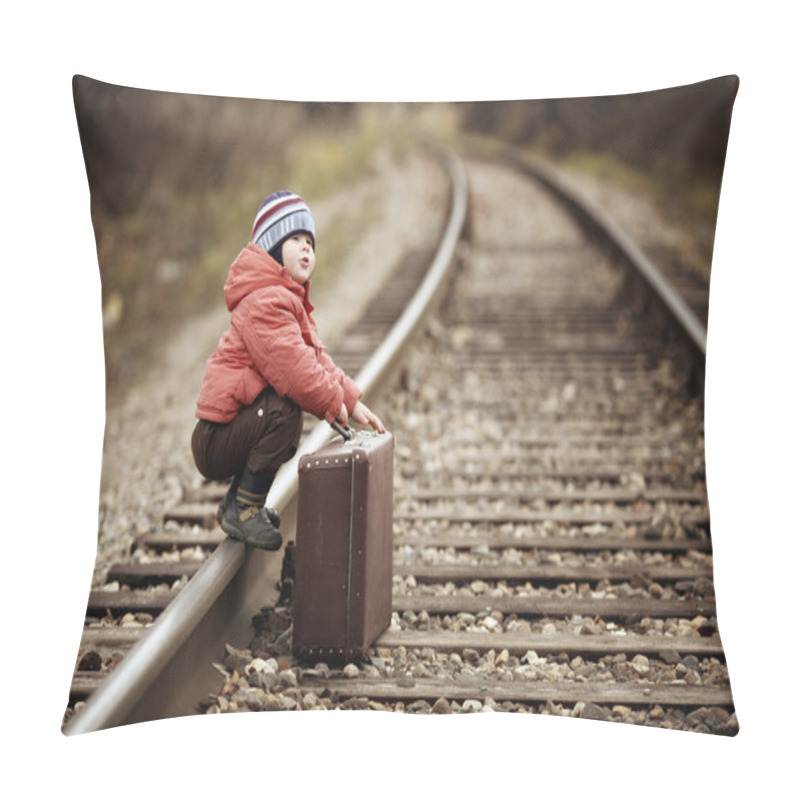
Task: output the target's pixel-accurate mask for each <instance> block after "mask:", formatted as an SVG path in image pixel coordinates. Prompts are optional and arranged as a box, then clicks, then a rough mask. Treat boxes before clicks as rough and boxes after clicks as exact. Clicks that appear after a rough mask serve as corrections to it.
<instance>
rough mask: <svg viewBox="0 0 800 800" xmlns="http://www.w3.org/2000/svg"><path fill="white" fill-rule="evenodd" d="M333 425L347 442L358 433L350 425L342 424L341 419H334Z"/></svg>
mask: <svg viewBox="0 0 800 800" xmlns="http://www.w3.org/2000/svg"><path fill="white" fill-rule="evenodd" d="M331 427H332V428H333V429H334V430H335V431H336V433H338V434H339V436H341V437H342V439H344V440H345V441H346V442H347V441H349V440H350V439H352V438H353V437H354V436H355V435H356V434H355V431H354V430H353V429H352V428H351V427H350V426H349V425H347V426H345V425H342V423H341V422H339V420H336V419H335V420H333V422H331Z"/></svg>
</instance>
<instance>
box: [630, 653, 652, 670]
mask: <svg viewBox="0 0 800 800" xmlns="http://www.w3.org/2000/svg"><path fill="white" fill-rule="evenodd" d="M631 666H632V667H633V668H634V670H636V673H637V674H638V675H647V674H648V673H649V672H650V659H648V658H647V656H643V655H636V656H634V657H633V659H632V660H631Z"/></svg>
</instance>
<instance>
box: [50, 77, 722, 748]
mask: <svg viewBox="0 0 800 800" xmlns="http://www.w3.org/2000/svg"><path fill="white" fill-rule="evenodd" d="M737 87H738V80H737V79H736V78H735V77H722V78H717V79H713V80H709V81H704V82H702V83H698V84H694V85H690V86H683V87H676V88H670V89H664V90H659V91H653V92H645V93H641V94H634V95H620V96H609V97H587V98H571V99H548V100H530V101H482V102H459V103H421V104H402V103H311V102H305V103H299V102H289V101H272V100H255V99H238V98H224V97H212V96H201V95H188V94H176V93H169V92H157V91H149V90H142V89H134V88H129V87H124V86H116V85H110V84H106V83H103V82H100V81H97V80H93V79H91V78H86V77H82V76H76V77H75V79H74V83H73V89H74V99H75V109H76V115H77V122H78V128H79V131H80V138H81V145H82V148H83V155H84V160H85V164H86V173H87V179H88V184H89V188H90V194H91V214H92V223H93V226H94V232H95V237H96V242H97V253H98V263H99V269H100V275H101V281H102V319H103V330H104V349H105V365H106V392H107V420H106V438H105V446H104V453H103V466H102V479H101V499H100V514H99V532H98V550H97V560H96V569H95V576H94V579H93V582H92V586H91V592H90V600H89V604H88V608H87V615H86V626H85V628H84V631H83V634H82V638H81V645H80V648H79V653H78V658H77V660H76V672H75V679H74V681H73V690H72V692H71V697H70V702H69V706H68V708H67V710H66V713H65V728H64V729H65V732H68V733H75V732H83V730H91V729H95V728H96V727H113V726H115V725H119V724H123V723H127V722H131V721H144V720H148V719H159V718H167V717H171V716H179V715H183V714H189V713H204V714H216V713H229V712H232V711H242V710H259V711H260V710H295V709H300V710H310V709H317V708H356V709H372V710H390V711H402V712H403V713H406V714H427V713H433V714H453V713H457V714H464V713H473V712H481V711H487V710H490V711H501V712H505V713H508V714H524V713H533V714H542V715H550V716H557V717H568V718H582V719H593V720H604V721H608V722H609V723H612V722H623V723H632V724H634V725H640V726H648V727H660V728H670V729H677V730H688V731H696V732H704V733H709V734H718V735H735V734H736V733H737V731H738V720H737V717H736V712H735V709H734V704H733V698H732V694H731V690H730V682H729V677H728V673H727V667H726V659H725V653H724V648H723V646H722V641H721V638H720V635H719V625H718V619H719V616H720V614H719V609H718V608H717V606H716V600H715V594H714V584H713V573H712V555H711V535H710V520H709V513H708V503H707V493H706V481H705V453H704V419H703V392H702V388H703V380H704V368H705V328H706V324H707V312H708V287H709V281H710V265H711V254H712V247H713V237H714V226H715V222H716V213H717V206H718V202H719V196H720V187H721V181H722V174H723V168H724V164H725V154H726V147H727V140H728V132H729V128H730V123H731V114H732V108H733V103H734V99H735V96H736V91H737ZM430 139H433V140H434V141H438V142H439V144H437V145H436V147H435V148H434V149H433V150H431V149H430V144H429V140H430ZM439 150H444V151H446V152H449V153H455V154H456V155H457V156H458V158H459V159H460V160H459V161H457V162H456V164H455V165H453V163H451V162H446V161H445V162H441V161H440V157H439V154H438V153H439ZM460 170H463V171H464V174H466V176H467V177H468V179H469V190H470V198H469V202H470V208H469V225H466V217H465V218H464V219H462V220H461V221H460V222H455V223H454V222H453V220H454V218H455V216H456V214H455V212H454V210H453V205H455V203H453V200H454V198H457V197H458V191H459V190H458V184H457V183H456V184H455V185H454V186H451V184H450V181H451V177H452V176H458V175H459V174H461V173H460V172H459V171H460ZM279 189H290V190H292V191H295V192H297V193H299V194H300V195H302V196H303V198H304V199H305V200H306V202H307V203H308V205H309V207H310V208H311V211H312V214H313V216H314V224H315V226H316V232H315V237H316V241H315V245H316V259H317V263H318V265H319V268H318V269H317V271H316V272H315V276H314V281H313V285H314V290H313V293H312V299H313V302H314V304H315V305H316V306H317V308H316V310H315V311H314V317H315V318H316V321H317V323H318V325H319V330H320V333H321V335H322V339H323V340H324V341H325V342H326V344H327V345H329V346H330V352H331V354H332V356H333V358H334V360H335V361H337V363H340V364H341V365H342V366H343V367H345V368H346V369H347V370H348V371H349V372H350V374H351V375H352V376H353V377H356V375H357V373H358V371H359V370H360V369H361V368H362V367H363V365H364V358H365V354H366V353H368V352H369V351H370V346H369V345H370V343H371V341H372V340H371V339H370V336H369V335H368V333H367V332H365V331H364V329H363V328H359V329H356V328H354V327H352V326H353V325H354V323H355V322H356V321H358V320H359V319H361V318H364V317H369V316H370V315H372V317H373V318H374V317H376V316H380V317H382V318H383V319H384V320H386V319H389V318H393V317H392V315H395V316H396V315H398V314H399V313H401V312H402V310H403V308H404V307H405V305H406V304H407V299H408V298H407V297H406V296H405V295H403V294H402V292H403V291H405V288H404V284H411V283H413V282H419V281H420V280H421V278H422V275H423V274H424V272H425V270H426V269H427V268H428V266H429V264H431V262H433V261H434V258H435V256H436V254H437V252H442V251H441V250H440V249H439V247H440V244H439V240H440V237H441V234H442V233H443V232H451V231H452V230H453V227H452V226H453V225H456V226H457V227H456V234H457V236H458V237H460V238H461V239H462V240H463V242H464V244H463V245H462V246H461V247H460V248H458V249H455V248H454V249H453V251H452V252H453V254H451V255H450V256H449V257H448V268H450V267H452V268H453V270H454V271H452V272H447V274H446V278H445V280H447V281H451V283H448V284H447V285H448V292H447V295H446V296H445V297H444V298H442V297H441V296H440V297H438V298H437V302H439V303H441V305H440V306H438V307H436V308H435V309H434V311H435V314H434V316H432V317H431V318H430V319H429V320H428V322H427V328H426V333H425V335H424V336H417V337H416V338H415V339H414V340H413V347H411V348H410V349H409V350H408V351H407V352H406V358H407V363H406V366H404V368H403V370H402V371H401V372H400V374H399V375H395V376H394V377H393V381H394V383H393V384H391V385H390V388H389V390H387V389H386V387H376V388H375V389H374V390H372V389H370V393H369V394H368V396H366V397H365V400H366V401H367V402H368V403H369V404H370V405H373V403H374V407H375V410H376V411H377V412H378V413H379V414H381V415H384V416H385V420H386V422H387V423H388V426H389V428H390V429H391V430H392V431H393V433H394V435H395V437H396V441H397V451H396V458H395V480H394V491H395V500H394V534H395V555H394V558H395V569H394V577H393V614H392V618H391V621H390V623H389V625H388V628H387V629H386V630H385V631H384V632H382V633H381V634H380V636H379V637H378V638H377V640H376V641H374V642H373V646H372V648H371V650H370V651H369V653H368V655H367V656H366V657H364V658H363V659H362V660H354V661H353V662H352V663H341V664H340V663H335V659H332V660H331V661H330V662H322V661H317V660H314V661H310V662H306V663H302V662H300V661H298V660H296V659H294V658H293V656H292V653H291V648H290V642H291V624H292V616H291V600H292V589H293V581H294V580H301V579H302V576H300V575H294V574H293V566H294V564H293V558H292V556H293V551H294V548H293V546H292V543H291V538H292V537H291V519H290V517H291V516H292V514H293V513H294V512H293V510H292V509H293V507H292V504H291V502H290V501H288V500H287V501H286V504H285V509H283V508H281V509H280V510H281V512H282V513H283V512H284V510H285V512H286V513H285V515H284V516H285V519H284V520H283V522H282V527H281V530H283V531H284V532H285V538H286V540H287V542H288V543H287V545H286V546H285V547H283V548H282V549H281V550H280V551H279V552H277V553H267V552H264V551H258V550H252V549H249V548H248V549H246V550H245V549H244V548H243V547H242V546H240V545H238V544H236V543H233V542H232V541H230V540H227V539H226V537H225V534H224V533H222V531H221V530H220V528H219V525H218V523H217V516H216V514H217V508H218V504H219V503H221V502H223V498H224V496H225V492H226V489H227V484H226V483H225V482H218V481H210V480H205V479H204V478H203V476H202V475H200V473H199V472H198V470H197V467H196V466H195V463H194V461H193V457H192V450H191V447H190V441H191V439H192V433H193V429H194V425H195V404H196V400H197V395H198V392H199V390H200V386H201V383H202V380H203V375H204V370H205V367H206V360H207V359H208V357H209V356H210V355H211V353H212V352H213V351H214V349H215V347H216V345H217V341H218V339H219V338H220V336H221V334H222V333H223V331H225V329H226V327H227V326H228V322H229V319H228V317H229V314H228V310H227V309H226V307H225V302H224V300H223V298H222V296H221V289H222V286H223V284H224V283H225V280H226V276H227V273H228V268H229V266H230V265H231V262H232V261H233V260H234V259H236V258H237V255H238V254H239V252H240V251H241V250H243V249H244V248H246V247H247V246H248V242H249V238H250V236H251V233H252V224H253V219H254V217H255V214H256V211H257V210H258V209H259V206H260V204H261V201H262V200H263V199H264V197H265V196H267V195H269V194H270V193H272V192H274V191H276V190H279ZM579 208H581V209H584V210H583V211H582V212H580V213H578V209H579ZM587 208H588V209H589V211H588V212H587V211H586V210H585V209H587ZM631 262H637V264H638V266H639V267H641V271H633V270H632V268H631ZM498 265H499V266H498ZM398 277H399V280H398ZM393 279H394V280H395V281H396V282H395V283H388V282H389V281H391V280H393ZM565 281H566V283H565ZM393 299H394V300H396V302H395V303H394V306H396V307H394V308H392V307H391V306H392V303H391V302H390V301H391V300H393ZM378 307H379V310H376V309H378ZM675 313H677V314H678V316H679V317H681V318H682V319H683V322H684V323H685V324H684V327H683V328H680V327H676V326H675V324H674V323H673V322H671V321H670V319H671V317H672V315H674V314H675ZM373 321H374V320H373ZM447 370H455V371H454V372H453V373H452V377H449V375H450V373H448V372H446V371H447ZM520 378H522V384H520ZM526 381H527V383H526ZM506 382H508V383H506ZM412 393H413V395H412ZM411 396H413V398H414V399H413V400H411V401H410V400H409V399H408V398H409V397H411ZM373 397H374V401H373ZM509 397H510V398H511V399H512V400H513V403H512V404H511V405H508V406H506V405H503V406H502V407H501V405H500V404H501V402H507V401H508V400H509ZM443 409H448V411H447V413H448V414H449V415H450V417H451V419H450V420H449V422H448V419H447V417H445V418H444V419H442V417H441V413H442V410H443ZM305 423H306V430H307V431H309V430H310V429H311V428H312V426H313V425H314V424H315V423H316V420H315V419H314V418H313V417H312V415H310V414H308V413H307V414H306V416H305ZM315 430H319V428H315ZM621 437H624V440H623V439H622V438H621ZM296 470H297V468H296V464H295V462H289V463H288V464H287V465H286V466H285V467H284V468H283V469H282V471H281V472H279V473H278V476H279V477H278V479H276V482H275V483H274V484H273V485H272V487H271V494H270V500H272V499H273V498H274V497H275V496H278V495H280V497H281V498H283V496H284V495H283V494H281V492H283V491H284V488H283V487H284V485H287V486H288V485H289V484H291V483H292V482H293V480H294V479H295V478H296ZM281 481H283V483H281ZM286 493H287V494H286V496H287V497H288V496H289V494H290V490H289V489H287V490H286ZM268 502H269V501H268ZM212 553H213V555H210V554H212ZM209 564H211V565H212V567H209ZM220 564H224V565H226V566H225V568H226V569H229V571H230V576H231V580H232V581H233V583H234V585H236V586H238V585H239V584H238V583H237V581H240V580H244V578H242V577H241V576H242V575H248V574H250V573H256V574H257V575H260V576H262V577H261V579H260V582H259V581H256V585H257V586H258V590H257V591H256V592H254V593H253V594H252V595H250V594H248V595H247V596H246V597H245V598H244V599H243V601H242V603H241V604H239V605H237V606H236V609H235V611H232V612H226V613H230V617H229V618H230V630H229V631H227V632H226V634H225V636H224V638H223V639H221V640H220V641H217V642H215V643H214V648H215V649H214V651H213V653H211V654H209V653H206V652H205V651H203V650H202V649H201V648H199V647H198V646H197V645H198V641H199V640H202V639H204V635H203V634H202V633H192V634H189V636H188V644H186V645H185V647H184V650H183V651H182V654H181V656H180V658H179V663H178V664H177V666H176V665H173V666H171V667H170V668H169V670H170V671H168V672H165V673H164V675H163V676H162V675H160V674H159V675H156V674H155V673H152V671H151V673H152V674H151V677H153V680H154V684H155V685H156V686H157V688H158V689H159V692H158V694H157V695H155V699H148V697H147V695H146V694H145V695H144V696H143V697H140V696H137V697H131V696H128V695H127V694H126V691H127V690H126V681H127V673H126V669H128V665H130V664H132V663H134V662H137V663H138V662H139V661H145V660H146V658H147V657H148V656H147V654H148V653H152V654H155V652H156V650H157V648H158V647H160V646H161V644H153V640H154V638H155V637H154V636H153V635H149V630H148V629H150V628H151V627H152V628H153V631H161V630H163V629H164V628H163V626H160V624H159V622H158V620H159V618H164V617H163V615H165V614H167V613H171V612H167V611H165V609H166V608H167V606H168V603H169V602H170V601H172V600H174V598H176V597H181V596H183V597H186V596H187V594H186V593H187V592H190V591H195V590H197V591H199V589H197V587H198V586H199V585H200V584H202V585H204V586H211V587H212V589H213V590H214V591H216V593H217V594H219V595H221V596H224V597H227V594H226V592H228V591H229V590H227V589H224V588H223V587H224V585H225V584H224V582H219V583H216V582H215V581H217V580H219V581H222V579H217V578H216V577H209V573H212V572H213V570H214V569H216V568H217V566H218V565H220ZM204 582H205V583H204ZM248 585H250V584H248ZM230 593H232V594H236V592H235V591H233V592H230ZM229 602H232V601H230V600H229ZM320 602H327V600H323V599H321V600H320ZM173 608H174V607H173ZM152 657H153V658H156V656H155V655H152ZM189 664H194V665H195V666H196V667H198V669H199V673H200V675H201V677H200V678H196V676H195V674H194V672H192V675H191V678H190V676H189V671H188V670H189V667H188V665H189ZM182 670H183V671H184V672H183V673H182ZM109 687H112V688H109ZM119 695H123V699H122V710H116V707H115V703H116V700H117V699H118V696H119ZM112 707H114V708H112ZM574 724H576V725H577V724H580V723H578V722H575V723H574Z"/></svg>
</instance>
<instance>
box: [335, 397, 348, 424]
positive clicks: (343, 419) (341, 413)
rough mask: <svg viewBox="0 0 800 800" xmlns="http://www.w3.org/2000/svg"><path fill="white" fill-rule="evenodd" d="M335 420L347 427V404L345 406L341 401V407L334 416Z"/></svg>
mask: <svg viewBox="0 0 800 800" xmlns="http://www.w3.org/2000/svg"><path fill="white" fill-rule="evenodd" d="M336 420H337V421H338V422H341V423H342V425H344V426H345V427H347V423H348V421H349V418H348V416H347V406H345V404H344V403H342V407H341V409H340V410H339V416H337V417H336Z"/></svg>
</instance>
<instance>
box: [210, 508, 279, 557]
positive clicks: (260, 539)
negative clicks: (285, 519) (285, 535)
mask: <svg viewBox="0 0 800 800" xmlns="http://www.w3.org/2000/svg"><path fill="white" fill-rule="evenodd" d="M219 516H220V517H221V518H220V520H219V524H220V525H221V526H222V530H223V531H225V533H227V534H228V536H230V537H231V539H236V540H237V541H239V542H244V544H247V545H250V546H251V547H258V548H260V549H261V550H280V547H281V545H282V544H283V539H282V538H281V535H280V533H278V530H277V529H276V528H275V526H274V525H273V524H272V521H271V520H270V518H269V514H268V512H267V509H266V508H264V507H263V506H244V507H242V506H239V505H238V504H237V503H236V501H235V500H234V501H233V502H232V503H230V504H228V506H227V507H226V508H224V509H223V511H222V514H221V515H219Z"/></svg>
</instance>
